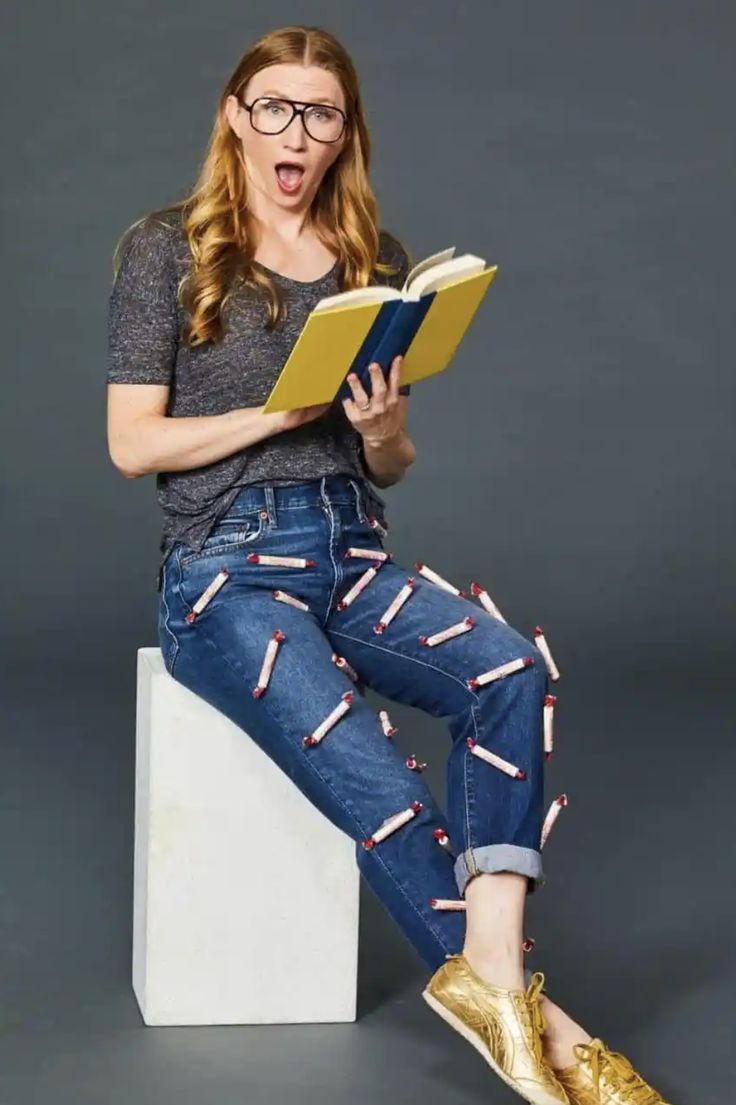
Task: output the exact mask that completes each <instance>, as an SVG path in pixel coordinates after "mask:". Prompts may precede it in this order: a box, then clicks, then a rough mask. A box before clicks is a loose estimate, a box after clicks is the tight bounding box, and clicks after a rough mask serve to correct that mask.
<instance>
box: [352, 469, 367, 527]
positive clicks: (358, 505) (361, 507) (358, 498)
mask: <svg viewBox="0 0 736 1105" xmlns="http://www.w3.org/2000/svg"><path fill="white" fill-rule="evenodd" d="M348 479H349V480H350V486H351V487H352V489H353V491H354V493H355V509H356V511H357V513H358V518H359V519H360V520H361V522H365V521H367V518H366V513H367V512H366V509H365V503H364V501H363V493H362V491H361V489H360V487H359V486H358V484H357V483H356V481H355V480H354V479H352V478H351V477H348Z"/></svg>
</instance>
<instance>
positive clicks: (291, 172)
mask: <svg viewBox="0 0 736 1105" xmlns="http://www.w3.org/2000/svg"><path fill="white" fill-rule="evenodd" d="M275 169H276V179H277V180H278V182H279V186H280V187H281V189H282V190H283V191H284V192H296V191H297V190H298V189H299V187H300V186H301V183H302V180H303V178H304V166H303V165H300V164H299V163H298V162H296V161H279V162H278V164H277V165H276V166H275Z"/></svg>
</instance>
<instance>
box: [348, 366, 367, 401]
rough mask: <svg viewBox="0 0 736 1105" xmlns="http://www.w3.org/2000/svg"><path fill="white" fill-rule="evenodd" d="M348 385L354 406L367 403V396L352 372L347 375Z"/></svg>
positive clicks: (358, 379)
mask: <svg viewBox="0 0 736 1105" xmlns="http://www.w3.org/2000/svg"><path fill="white" fill-rule="evenodd" d="M348 383H349V384H350V389H351V391H352V393H353V400H354V402H355V404H356V405H357V406H358V407H359V406H361V404H365V403H367V402H368V395H367V394H366V390H365V388H364V387H363V385H362V384H361V382H360V378H359V377H358V376H357V375H356V374H355V373H354V372H351V373H349V375H348Z"/></svg>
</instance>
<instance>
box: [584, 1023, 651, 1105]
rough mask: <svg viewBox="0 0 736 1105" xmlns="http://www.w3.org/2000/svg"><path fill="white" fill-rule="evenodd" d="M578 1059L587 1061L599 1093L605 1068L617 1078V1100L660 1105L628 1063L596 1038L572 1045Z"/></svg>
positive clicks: (641, 1104)
mask: <svg viewBox="0 0 736 1105" xmlns="http://www.w3.org/2000/svg"><path fill="white" fill-rule="evenodd" d="M573 1051H574V1052H575V1055H576V1056H577V1058H578V1059H587V1061H588V1062H589V1063H590V1067H591V1071H592V1073H593V1084H594V1085H595V1088H596V1091H599V1083H600V1078H601V1073H602V1072H603V1071H604V1070H606V1069H607V1068H608V1069H609V1070H611V1071H613V1072H614V1074H616V1075H617V1076H618V1079H619V1082H620V1086H617V1099H618V1100H620V1101H630V1102H631V1103H632V1105H661V1102H662V1098H661V1096H660V1095H659V1094H658V1093H657V1091H656V1090H655V1089H654V1087H653V1086H650V1085H649V1083H648V1082H645V1081H644V1079H643V1078H642V1076H641V1075H640V1074H638V1073H637V1071H636V1070H634V1068H633V1066H632V1065H631V1063H630V1061H629V1060H628V1059H627V1058H626V1056H625V1055H622V1054H621V1052H620V1051H611V1050H610V1048H607V1047H606V1045H605V1044H604V1043H603V1040H601V1039H600V1037H598V1036H596V1037H595V1038H594V1039H592V1040H590V1041H589V1042H588V1043H587V1044H585V1043H581V1044H573Z"/></svg>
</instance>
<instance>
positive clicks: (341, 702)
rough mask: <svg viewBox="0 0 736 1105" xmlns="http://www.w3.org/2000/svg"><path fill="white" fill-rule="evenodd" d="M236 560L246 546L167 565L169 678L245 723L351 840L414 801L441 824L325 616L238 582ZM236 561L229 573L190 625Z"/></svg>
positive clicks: (175, 558) (163, 638) (164, 605)
mask: <svg viewBox="0 0 736 1105" xmlns="http://www.w3.org/2000/svg"><path fill="white" fill-rule="evenodd" d="M237 556H241V557H242V550H239V551H238V552H235V551H233V552H228V551H223V554H222V556H218V557H209V558H202V559H196V558H194V559H192V560H190V561H189V563H188V564H187V566H186V567H185V568H184V569H183V570H182V568H181V558H180V557H179V555H178V553H177V551H176V550H175V551H174V552H173V553H172V554H171V556H170V557H169V559H168V560H167V562H166V565H165V566H164V573H163V587H162V595H161V612H162V616H161V618H160V622H159V640H160V644H161V649H162V653H163V655H164V660H165V663H166V667H167V670H168V671H169V674H171V675H172V676H173V678H175V679H176V680H177V681H178V682H180V683H182V684H183V685H184V686H186V687H188V688H189V689H190V690H191V691H193V692H194V693H195V694H197V695H199V696H200V697H202V698H203V699H205V700H206V701H208V702H209V703H210V704H211V705H213V706H214V707H215V708H217V709H218V710H219V711H220V712H222V713H223V714H225V715H226V716H227V717H229V718H230V719H231V720H232V721H233V722H235V724H237V725H238V726H240V728H242V729H243V730H244V732H245V733H246V734H247V735H248V736H249V737H250V738H251V739H253V740H254V741H255V742H256V743H257V744H258V745H259V747H261V748H262V749H263V751H264V752H266V754H267V755H268V756H269V757H270V758H271V759H272V760H274V762H276V763H277V764H278V765H279V766H280V767H281V768H282V770H284V771H285V772H286V773H287V774H288V775H289V776H290V777H291V778H292V779H293V781H294V782H295V783H296V784H297V785H298V786H299V788H300V789H301V790H302V791H303V792H304V793H305V794H306V795H307V797H308V798H309V799H310V800H311V801H312V802H313V803H314V804H315V805H316V806H317V807H318V808H319V809H320V810H321V811H322V812H323V813H324V814H325V815H326V816H327V817H329V819H330V820H331V821H332V822H333V823H335V824H336V825H338V826H339V827H340V828H342V829H343V830H344V831H345V832H347V833H348V834H350V835H351V836H352V837H354V838H356V839H358V840H363V839H365V838H367V837H369V836H370V835H371V834H372V833H373V832H374V831H375V830H376V828H378V826H379V825H380V824H381V823H383V822H384V821H386V820H387V818H389V817H391V816H392V815H393V814H395V813H397V812H399V811H400V810H402V809H405V808H407V807H409V806H410V805H411V804H412V802H416V801H417V800H418V801H420V802H422V804H423V807H424V809H425V816H426V817H428V818H430V819H432V821H433V824H435V825H436V824H438V823H440V821H439V820H438V819H441V816H442V815H441V811H440V810H439V809H438V807H437V806H436V804H435V803H434V800H433V799H432V797H431V794H430V792H429V791H428V789H427V787H426V785H425V784H424V783H423V782H422V780H421V779H419V778H418V776H417V774H416V773H415V772H413V771H411V770H409V769H408V768H407V766H406V761H405V758H404V757H403V756H402V754H401V752H400V751H399V750H398V748H397V747H396V746H395V744H394V743H393V742H392V741H391V740H390V738H389V737H387V736H386V735H385V733H384V731H383V727H382V725H381V723H380V719H379V718H378V716H377V714H376V712H375V711H374V710H373V709H372V708H371V707H370V706H369V705H368V704H367V702H366V700H365V698H364V696H363V695H362V693H360V691H359V688H358V686H357V685H356V683H355V682H353V679H352V678H351V677H350V675H348V674H347V672H346V671H345V670H344V668H342V667H340V666H338V665H337V664H336V663H335V659H336V658H337V656H336V651H335V649H334V648H333V645H332V643H331V642H330V640H329V638H328V637H327V635H326V634H325V632H324V630H323V628H322V626H321V625H320V622H319V619H318V617H317V616H316V615H315V614H313V613H312V612H310V611H305V610H302V609H299V608H297V607H294V606H292V605H289V604H288V603H285V602H280V601H277V600H276V599H275V598H274V595H273V591H272V590H271V589H270V588H269V587H262V586H258V585H256V584H255V583H254V584H253V585H251V584H249V583H248V582H244V578H256V576H253V577H250V576H247V577H242V578H239V577H238V568H237V562H236V559H235V558H236V557H237ZM228 563H229V564H230V566H231V568H232V573H231V577H230V578H229V579H226V580H225V582H224V583H223V584H222V586H221V587H220V588H219V589H218V590H217V591H216V592H215V593H214V594H213V596H212V598H211V599H210V600H209V602H208V603H207V604H206V605H205V607H204V608H203V609H202V610H201V612H199V613H197V614H196V616H195V617H194V618H192V619H191V620H189V621H187V614H189V615H191V613H192V611H193V609H194V606H195V603H196V599H197V598H198V597H199V595H201V594H202V592H204V590H205V589H206V587H207V586H208V584H209V583H211V582H212V580H213V579H214V578H215V577H216V574H217V569H218V567H219V566H220V565H221V564H223V565H227V564H228ZM241 563H242V561H241ZM256 571H257V570H256ZM275 634H277V635H278V637H279V638H280V639H277V637H275V636H274V635H275ZM269 657H270V659H271V670H270V672H268V673H264V665H266V666H268V660H269ZM259 687H261V688H262V690H261V691H260V692H259V693H254V692H258V688H259Z"/></svg>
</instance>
